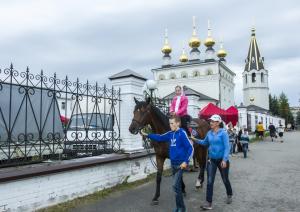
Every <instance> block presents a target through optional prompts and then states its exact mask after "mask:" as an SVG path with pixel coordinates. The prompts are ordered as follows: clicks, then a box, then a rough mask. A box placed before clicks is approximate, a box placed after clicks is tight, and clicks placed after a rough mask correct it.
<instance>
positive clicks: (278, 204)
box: [72, 132, 300, 212]
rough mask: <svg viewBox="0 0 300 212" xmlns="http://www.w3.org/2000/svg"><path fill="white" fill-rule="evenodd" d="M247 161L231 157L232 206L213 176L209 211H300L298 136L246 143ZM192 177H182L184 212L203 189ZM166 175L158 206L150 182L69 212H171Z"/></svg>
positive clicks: (194, 204) (190, 209)
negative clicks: (155, 204)
mask: <svg viewBox="0 0 300 212" xmlns="http://www.w3.org/2000/svg"><path fill="white" fill-rule="evenodd" d="M249 148H250V152H249V157H248V158H247V159H244V158H242V154H241V153H239V154H238V156H236V157H232V158H231V168H230V178H229V179H230V181H231V184H232V188H233V193H234V196H233V203H232V204H231V205H227V204H226V203H225V197H226V193H225V187H224V185H223V184H222V181H221V178H220V174H219V172H218V173H217V177H216V180H215V186H214V197H213V211H222V212H223V211H247V212H248V211H300V132H289V133H285V134H284V143H280V142H279V141H275V142H271V141H270V139H267V140H266V141H264V142H258V143H254V144H251V145H250V147H249ZM196 176H197V173H193V172H189V173H185V175H184V181H185V183H186V188H187V197H186V198H185V203H186V206H187V211H188V212H194V211H200V204H201V203H202V202H203V201H204V200H205V191H206V181H205V186H204V187H203V188H202V189H200V190H196V189H195V188H194V184H195V180H196ZM171 182H172V179H171V177H163V179H162V188H161V197H160V202H159V205H157V206H151V205H150V202H151V198H152V195H153V194H154V191H155V183H154V181H152V182H149V183H146V184H144V185H141V186H138V187H136V188H134V189H130V190H126V191H122V192H115V193H112V194H111V195H109V196H108V197H107V198H105V199H102V200H99V201H98V202H94V203H92V204H89V205H82V206H80V207H79V208H76V209H73V210H72V211H87V212H89V211H91V212H92V211H101V212H102V211H103V212H171V211H172V209H173V208H174V205H175V200H174V194H173V192H172V189H171Z"/></svg>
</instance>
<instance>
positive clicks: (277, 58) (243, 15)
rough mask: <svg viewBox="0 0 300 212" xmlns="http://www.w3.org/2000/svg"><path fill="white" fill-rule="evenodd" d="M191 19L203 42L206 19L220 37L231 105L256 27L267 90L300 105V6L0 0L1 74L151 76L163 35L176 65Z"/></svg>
mask: <svg viewBox="0 0 300 212" xmlns="http://www.w3.org/2000/svg"><path fill="white" fill-rule="evenodd" d="M192 16H196V17H197V27H198V34H199V37H200V39H201V40H202V41H203V40H204V39H205V37H206V34H207V20H208V19H210V20H211V24H212V28H213V31H212V33H213V37H214V38H215V39H216V40H218V39H219V38H220V37H223V40H224V47H225V48H226V50H227V51H228V57H227V65H228V66H229V67H230V68H231V69H232V70H233V71H234V72H235V73H236V74H237V77H236V79H235V82H236V89H235V101H236V103H238V104H239V103H240V102H241V100H242V90H241V89H242V84H241V73H242V71H243V68H244V60H245V58H246V56H247V51H248V47H249V42H250V29H251V27H252V25H253V23H254V25H255V27H256V35H257V41H258V45H259V48H260V51H261V54H262V56H264V57H265V66H266V68H267V69H268V70H269V75H270V77H269V84H270V92H271V93H272V94H276V95H279V94H280V93H281V92H282V91H283V92H285V93H286V94H287V95H288V97H289V100H290V103H291V105H299V101H298V99H299V98H300V86H299V83H300V51H299V47H300V39H299V37H300V28H299V25H300V3H299V0H285V1H272V0H268V1H261V0H252V1H241V0H227V1H222V0H218V1H217V0H209V1H208V0H206V1H203V0H194V1H192V0H184V1H177V0H173V1H171V0H151V1H141V0H127V1H121V0H119V1H117V0H110V1H104V0H102V1H94V0H84V1H83V0H82V1H74V0H65V1H62V0H43V1H38V0H36V1H30V0H27V1H21V0H19V1H15V0H10V1H0V29H1V32H0V68H1V69H3V68H5V67H8V66H9V64H10V63H11V62H12V63H13V64H14V66H15V68H16V69H18V70H20V71H22V70H24V69H25V68H26V66H29V67H30V69H31V72H33V73H37V72H38V71H39V70H41V69H43V70H44V72H45V73H46V74H47V75H51V74H53V73H54V72H56V73H57V74H58V77H60V78H62V77H64V76H65V75H68V76H70V77H72V78H76V77H79V78H80V79H81V80H87V79H89V80H97V81H99V82H102V83H104V82H107V81H108V80H107V77H109V76H110V75H112V74H114V73H117V72H120V71H122V70H124V69H127V68H130V69H132V70H134V71H136V72H138V73H140V74H142V75H144V76H146V77H148V78H151V77H152V74H151V71H150V70H151V68H154V67H158V66H160V65H161V57H162V54H161V52H160V49H161V47H162V44H163V35H164V29H165V28H166V27H167V28H168V29H169V40H170V43H171V45H172V47H173V53H172V57H173V63H176V62H177V58H178V57H179V55H180V53H181V46H182V43H183V42H184V43H186V45H187V42H188V39H189V38H190V36H191V25H192ZM200 50H201V51H202V52H203V51H204V47H203V45H202V47H201V49H200Z"/></svg>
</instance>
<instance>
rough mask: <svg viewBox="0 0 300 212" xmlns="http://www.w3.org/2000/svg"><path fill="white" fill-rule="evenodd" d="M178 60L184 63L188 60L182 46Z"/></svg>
mask: <svg viewBox="0 0 300 212" xmlns="http://www.w3.org/2000/svg"><path fill="white" fill-rule="evenodd" d="M179 61H180V62H182V63H185V62H187V61H189V58H188V56H187V55H186V53H185V49H184V48H183V49H182V54H181V55H180V57H179Z"/></svg>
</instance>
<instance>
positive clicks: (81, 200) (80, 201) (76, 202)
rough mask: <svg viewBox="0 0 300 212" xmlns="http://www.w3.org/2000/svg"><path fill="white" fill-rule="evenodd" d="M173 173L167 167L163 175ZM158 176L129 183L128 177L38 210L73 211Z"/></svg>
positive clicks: (47, 211)
mask: <svg viewBox="0 0 300 212" xmlns="http://www.w3.org/2000/svg"><path fill="white" fill-rule="evenodd" d="M170 175H171V170H170V169H167V170H164V172H163V176H170ZM155 176H156V173H153V174H150V175H148V176H147V178H145V179H142V180H138V181H135V182H131V183H128V182H127V180H128V178H126V179H125V180H124V182H123V183H122V184H119V185H116V186H114V187H112V188H107V189H104V190H101V191H98V192H95V193H93V194H90V195H87V196H84V197H78V198H76V199H73V200H70V201H67V202H64V203H60V204H57V205H54V206H51V207H48V208H43V209H40V210H37V212H58V211H61V212H67V211H71V209H72V208H76V207H79V206H83V205H87V204H91V203H94V202H96V201H99V200H101V199H104V198H105V197H108V196H109V195H110V194H112V193H114V192H120V191H125V190H128V189H131V188H135V187H137V186H140V185H143V184H145V183H148V182H150V181H152V180H153V179H154V178H155Z"/></svg>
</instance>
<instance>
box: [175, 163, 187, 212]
mask: <svg viewBox="0 0 300 212" xmlns="http://www.w3.org/2000/svg"><path fill="white" fill-rule="evenodd" d="M172 174H173V190H174V192H175V200H176V210H175V211H176V212H177V211H178V212H185V205H184V202H183V195H182V175H183V170H182V169H181V168H180V166H175V165H172Z"/></svg>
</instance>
